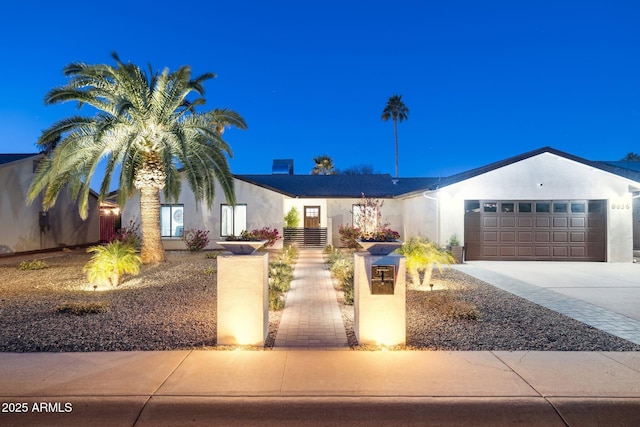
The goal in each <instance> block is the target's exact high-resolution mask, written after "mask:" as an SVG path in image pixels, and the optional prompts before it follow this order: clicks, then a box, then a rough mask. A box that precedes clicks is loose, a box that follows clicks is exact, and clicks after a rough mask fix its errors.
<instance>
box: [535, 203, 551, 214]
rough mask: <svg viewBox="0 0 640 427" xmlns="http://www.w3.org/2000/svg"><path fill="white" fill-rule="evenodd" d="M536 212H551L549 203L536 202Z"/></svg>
mask: <svg viewBox="0 0 640 427" xmlns="http://www.w3.org/2000/svg"><path fill="white" fill-rule="evenodd" d="M536 212H543V213H546V212H551V203H549V202H538V203H536Z"/></svg>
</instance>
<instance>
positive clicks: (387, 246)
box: [358, 240, 402, 255]
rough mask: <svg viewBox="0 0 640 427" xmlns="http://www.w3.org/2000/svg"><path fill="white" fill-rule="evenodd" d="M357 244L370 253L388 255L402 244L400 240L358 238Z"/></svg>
mask: <svg viewBox="0 0 640 427" xmlns="http://www.w3.org/2000/svg"><path fill="white" fill-rule="evenodd" d="M358 244H359V245H360V246H362V247H363V248H364V250H365V251H367V252H369V253H370V254H371V255H389V254H390V253H391V252H393V251H395V250H396V249H398V248H399V247H400V246H402V242H399V241H394V242H366V241H362V240H358Z"/></svg>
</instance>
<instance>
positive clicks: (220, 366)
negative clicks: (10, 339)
mask: <svg viewBox="0 0 640 427" xmlns="http://www.w3.org/2000/svg"><path fill="white" fill-rule="evenodd" d="M0 394H1V398H0V400H1V401H2V412H1V413H0V425H3V426H9V425H15V426H24V425H28V426H35V425H43V426H44V425H47V426H55V425H61V426H62V425H64V426H74V425H78V426H80V425H82V426H88V425H100V426H107V425H116V426H168V425H238V426H251V425H285V426H286V425H296V426H299V425H368V426H371V425H389V426H390V425H474V426H476V425H487V426H489V425H490V426H498V425H505V426H507V425H508V426H514V425H527V426H529V425H535V426H538V425H539V426H555V425H557V426H565V425H571V426H591V425H594V426H595V425H606V426H609V425H622V426H632V425H640V354H639V353H634V352H630V353H608V352H603V353H591V352H484V351H483V352H431V351H406V352H405V351H398V352H391V351H390V352H385V351H377V352H364V351H308V350H307V351H167V352H111V353H27V354H15V353H4V354H0ZM19 410H22V411H23V412H18V411H19Z"/></svg>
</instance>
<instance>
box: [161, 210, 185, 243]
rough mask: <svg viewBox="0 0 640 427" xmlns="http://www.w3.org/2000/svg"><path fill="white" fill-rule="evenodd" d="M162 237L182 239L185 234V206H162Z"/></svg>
mask: <svg viewBox="0 0 640 427" xmlns="http://www.w3.org/2000/svg"><path fill="white" fill-rule="evenodd" d="M160 230H161V231H162V237H181V236H182V233H184V205H161V206H160Z"/></svg>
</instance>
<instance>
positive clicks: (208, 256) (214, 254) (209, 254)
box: [204, 251, 222, 259]
mask: <svg viewBox="0 0 640 427" xmlns="http://www.w3.org/2000/svg"><path fill="white" fill-rule="evenodd" d="M221 253H222V252H221V251H213V252H207V253H206V254H204V257H205V258H206V259H216V258H218V255H220V254H221Z"/></svg>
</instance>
